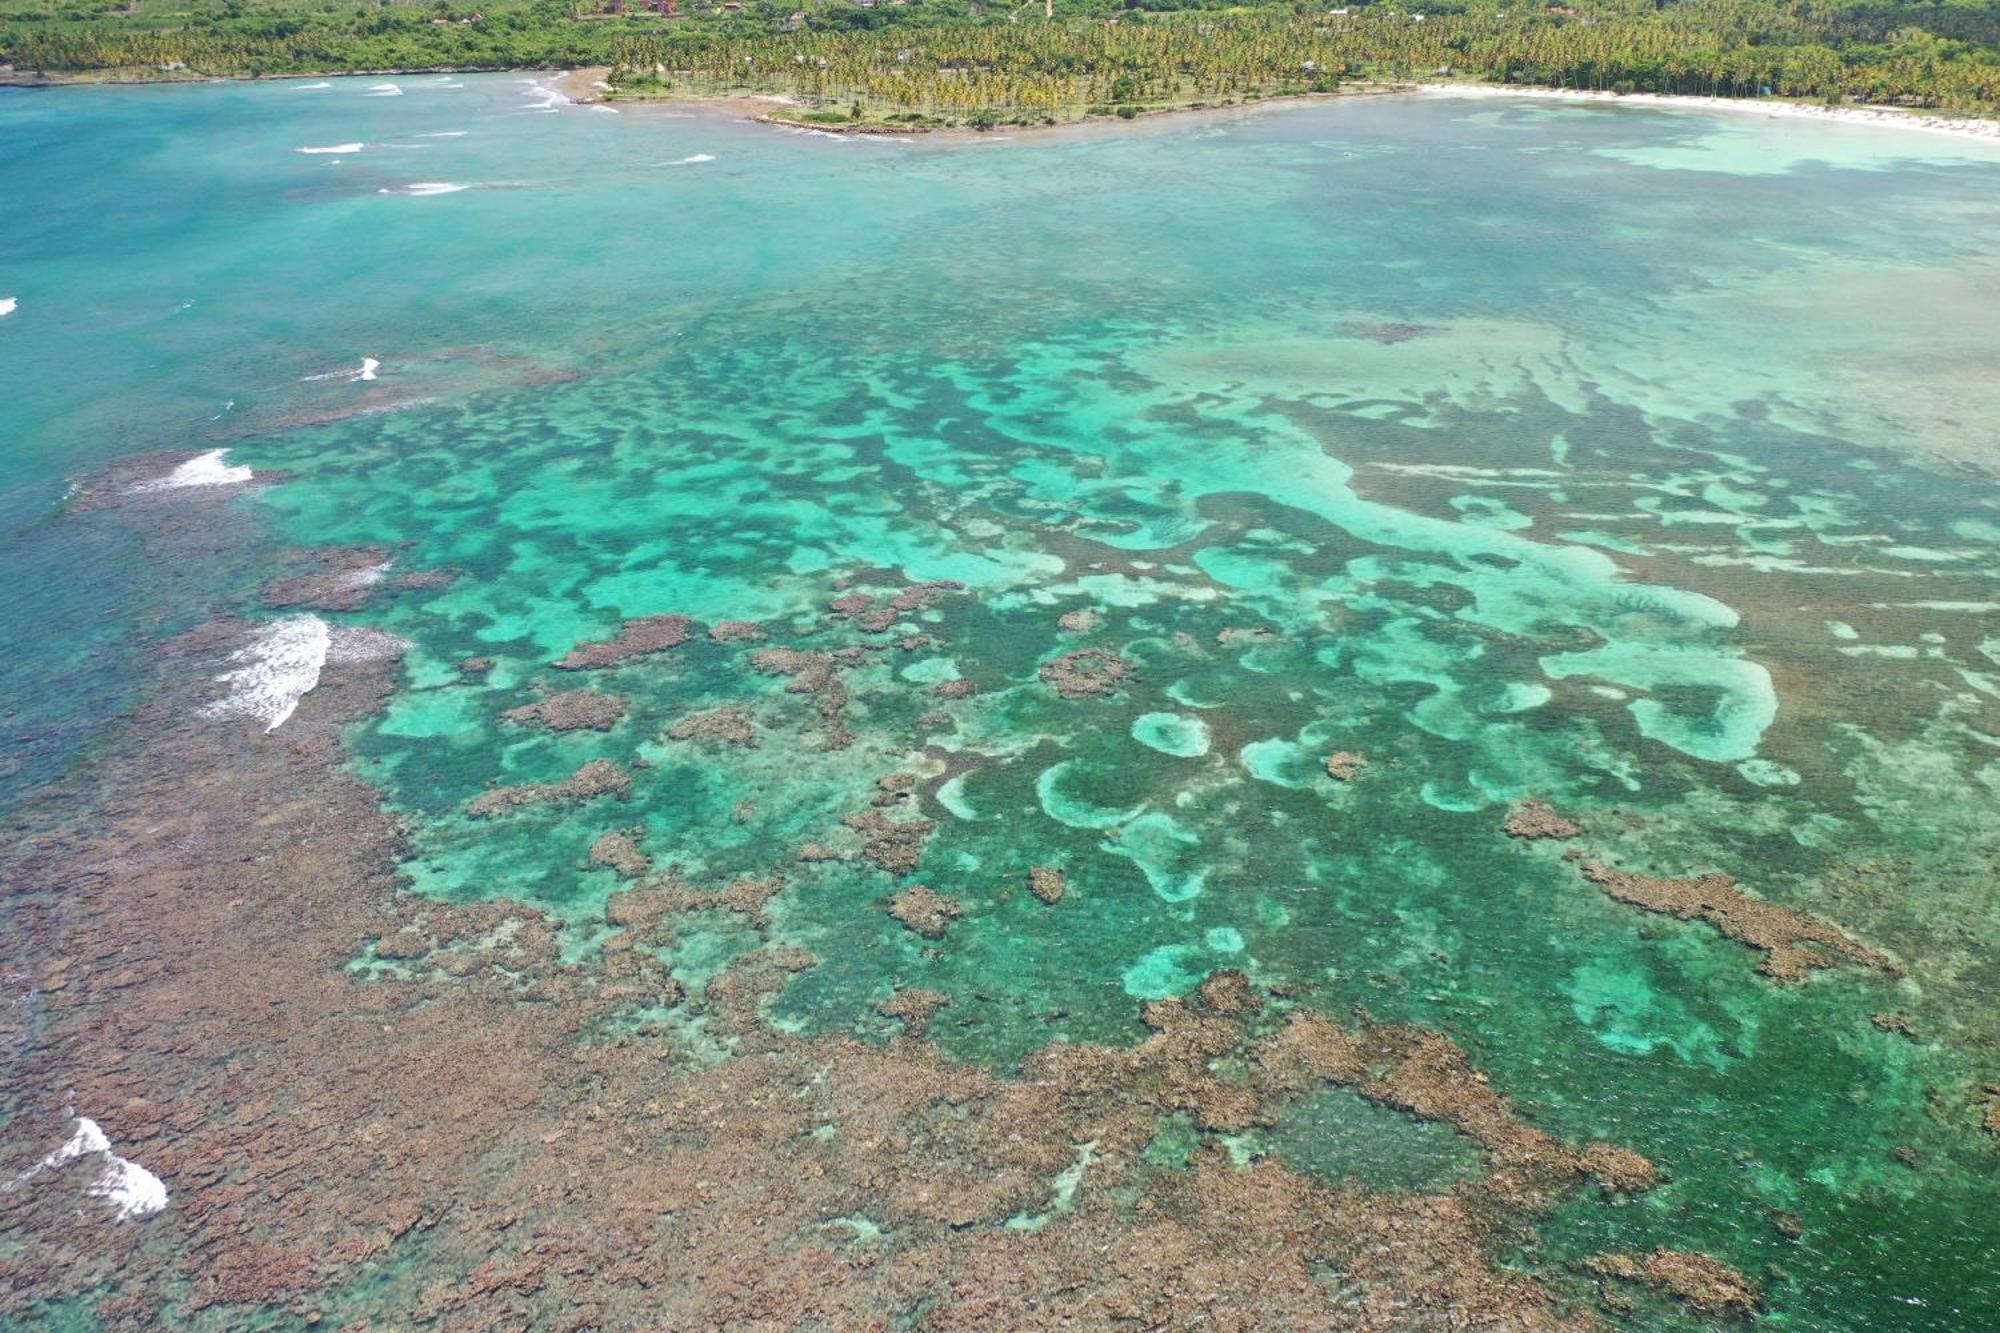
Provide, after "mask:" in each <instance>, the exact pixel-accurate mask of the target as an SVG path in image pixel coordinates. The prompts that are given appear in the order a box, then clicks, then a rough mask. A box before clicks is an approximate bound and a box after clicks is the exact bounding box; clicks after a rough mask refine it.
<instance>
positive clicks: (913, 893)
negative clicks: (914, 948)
mask: <svg viewBox="0 0 2000 1333" xmlns="http://www.w3.org/2000/svg"><path fill="white" fill-rule="evenodd" d="M889 915H890V916H892V917H895V918H896V920H898V921H900V922H902V923H903V924H904V925H905V926H907V927H909V928H910V929H911V930H914V931H916V932H917V934H919V935H921V936H923V937H924V938H925V939H927V940H941V939H943V938H944V933H945V931H946V930H947V929H949V928H950V926H951V923H952V922H954V921H956V920H957V919H958V918H959V917H961V916H964V915H965V909H964V908H963V907H961V906H959V902H958V899H956V898H953V897H950V896H948V895H946V894H942V893H939V892H938V891H937V890H936V889H933V888H930V887H928V886H926V885H923V884H912V885H911V886H910V887H909V888H907V889H904V890H903V891H902V892H901V893H899V894H897V895H896V896H895V897H893V898H891V899H890V900H889Z"/></svg>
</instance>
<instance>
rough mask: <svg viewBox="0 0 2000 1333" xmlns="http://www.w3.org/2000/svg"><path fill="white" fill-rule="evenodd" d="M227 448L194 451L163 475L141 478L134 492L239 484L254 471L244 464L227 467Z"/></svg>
mask: <svg viewBox="0 0 2000 1333" xmlns="http://www.w3.org/2000/svg"><path fill="white" fill-rule="evenodd" d="M228 454H229V451H228V450H227V449H210V450H209V451H208V452H207V453H205V454H196V455H195V456H194V457H193V458H190V459H188V461H187V462H185V463H182V464H181V465H180V466H179V467H177V468H175V469H174V470H173V471H172V472H169V473H168V474H167V475H166V476H164V477H158V478H155V479H154V480H152V481H142V482H140V483H139V484H138V485H137V486H134V487H133V488H132V489H133V490H134V491H177V490H180V489H181V488H182V487H184V486H241V485H242V484H243V483H244V482H246V481H249V480H250V479H251V478H252V477H254V476H255V475H256V473H254V472H252V471H251V470H250V469H249V468H247V467H231V466H230V465H229V464H228V463H227V462H225V461H224V459H225V458H227V456H228Z"/></svg>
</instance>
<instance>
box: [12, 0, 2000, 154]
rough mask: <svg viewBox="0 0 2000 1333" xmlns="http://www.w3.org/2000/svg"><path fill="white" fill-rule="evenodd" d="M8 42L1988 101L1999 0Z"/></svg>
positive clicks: (1132, 92) (985, 13)
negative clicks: (1479, 82) (1447, 80)
mask: <svg viewBox="0 0 2000 1333" xmlns="http://www.w3.org/2000/svg"><path fill="white" fill-rule="evenodd" d="M0 60H4V61H6V62H9V63H11V64H12V65H13V66H14V67H15V68H16V70H17V71H47V72H52V73H59V74H67V75H78V74H93V73H94V74H98V75H115V76H118V77H173V76H177V75H178V76H183V77H186V76H200V75H210V74H284V73H323V72H337V71H342V70H388V69H397V70H414V69H432V68H456V69H467V68H522V67H530V68H551V67H558V66H585V65H603V66H609V67H613V68H614V69H615V71H616V73H615V74H614V76H613V80H614V82H615V83H616V85H617V86H618V89H619V92H620V94H621V95H651V96H715V95H726V94H729V93H732V92H766V93H786V94H790V95H793V96H796V97H798V98H800V99H801V100H803V101H805V102H807V103H808V104H809V105H810V106H812V107H816V108H820V110H818V111H816V112H807V113H806V114H808V115H817V116H819V117H822V118H824V119H827V120H829V121H831V120H835V119H839V120H861V119H886V120H894V119H898V118H900V119H902V120H904V121H906V122H909V121H918V120H939V121H946V122H955V123H965V122H970V123H1000V122H1005V121H1016V120H1018V121H1041V120H1062V119H1072V118H1074V117H1075V116H1077V115H1080V114H1084V113H1085V112H1087V111H1092V110H1095V111H1098V112H1100V113H1101V112H1104V111H1108V110H1116V111H1119V112H1120V113H1121V114H1135V113H1136V112H1137V111H1140V110H1144V109H1149V108H1153V107H1158V106H1167V105H1186V104H1190V103H1199V102H1230V101H1240V100H1245V99H1250V98H1257V97H1266V96H1273V95H1280V94H1284V93H1293V92H1310V91H1328V90H1331V89H1333V88H1335V87H1338V86H1340V85H1341V84H1343V83H1347V82H1355V81H1363V80H1373V81H1381V80H1408V79H1416V78H1433V77H1437V76H1439V75H1440V74H1445V73H1448V74H1450V75H1452V76H1455V77H1462V78H1478V79H1486V80H1492V81H1496V82H1512V83H1522V84H1538V85H1552V86H1561V87H1579V88H1592V89H1612V90H1620V91H1651V92H1673V93H1702V94H1716V95H1722V96H1779V97H1793V98H1810V99H1816V100H1826V101H1835V100H1846V99H1852V100H1861V101H1868V102H1873V103H1884V104H1893V105H1900V106H1910V107H1927V108H1943V109H1949V110H1955V111H1972V112H1988V113H1993V112H2000V0H1939V2H1937V3H1921V4H1919V3H1898V2H1894V0H1789V2H1787V0H1560V2H1559V3H1553V4H1543V3H1535V4H1523V3H1519V0H1444V3H1439V4H1429V3H1424V0H1398V2H1397V3H1389V2H1388V0H1378V2H1377V3H1355V2H1354V0H1349V3H1347V4H1345V5H1341V6H1338V7H1328V6H1326V5H1325V4H1318V5H1268V6H1260V7H1254V8H1244V7H1240V6H1227V7H1225V6H1223V5H1221V4H1211V3H1209V0H1055V3H1053V4H1049V3H1047V0H1025V3H1020V4H1018V5H1008V4H999V5H989V4H985V3H979V2H977V0H816V2H813V3H805V4H803V5H801V3H800V0H780V2H777V3H773V0H747V3H734V0H730V2H728V3H717V2H715V0H579V2H578V3H569V2H567V0H533V2H532V3H525V4H524V3H519V2H518V0H497V2H495V3H478V2H477V0H436V3H430V4H414V3H411V4H382V3H360V4H357V3H345V4H342V3H335V2H334V0H84V2H83V3H69V4H64V3H55V0H0Z"/></svg>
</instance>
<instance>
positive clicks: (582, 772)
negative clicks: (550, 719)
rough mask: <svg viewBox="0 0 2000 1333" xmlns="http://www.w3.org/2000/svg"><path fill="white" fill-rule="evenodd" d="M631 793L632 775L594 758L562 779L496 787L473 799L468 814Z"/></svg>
mask: <svg viewBox="0 0 2000 1333" xmlns="http://www.w3.org/2000/svg"><path fill="white" fill-rule="evenodd" d="M631 794H632V775H631V774H630V773H627V772H626V771H625V770H624V769H622V768H620V767H619V766H618V765H616V764H614V763H612V762H611V761H610V760H609V759H593V760H591V761H590V762H589V763H587V764H585V765H584V766H583V767H582V768H579V769H578V770H576V772H574V773H572V774H570V775H569V776H568V777H566V778H564V779H563V780H562V781H561V782H523V783H520V784H518V785H515V786H512V787H495V788H493V789H492V790H491V791H488V792H484V793H482V794H481V795H479V796H478V797H475V798H474V799H473V802H472V804H470V805H468V806H466V807H465V813H466V814H467V815H468V816H469V817H471V818H473V819H484V818H486V817H487V816H489V815H495V814H499V813H501V812H502V811H505V810H517V809H519V808H521V807H522V806H529V805H580V804H582V803H583V802H585V801H589V800H594V799H596V798H597V797H599V796H617V797H619V798H621V799H622V798H624V797H627V796H630V795H631Z"/></svg>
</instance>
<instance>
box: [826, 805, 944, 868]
mask: <svg viewBox="0 0 2000 1333" xmlns="http://www.w3.org/2000/svg"><path fill="white" fill-rule="evenodd" d="M840 822H841V823H843V824H845V825H847V827H849V828H851V829H853V830H854V831H855V832H856V833H859V834H860V835H861V854H862V855H863V856H865V857H867V858H868V859H869V860H870V861H873V862H874V863H875V864H876V865H878V866H880V867H881V868H882V869H884V870H886V871H888V872H889V873H890V874H892V875H903V874H908V873H909V872H910V871H912V870H915V869H916V868H917V862H918V861H919V860H920V859H922V857H923V854H924V844H925V843H926V842H928V841H930V836H931V833H932V832H933V831H934V830H935V829H936V828H937V821H936V820H933V819H890V818H889V817H888V816H887V815H884V814H883V813H882V812H881V811H880V810H877V809H874V808H873V807H870V808H869V809H867V810H860V811H857V812H855V813H854V814H851V815H848V816H846V817H845V818H843V819H842V820H841V821H840Z"/></svg>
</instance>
